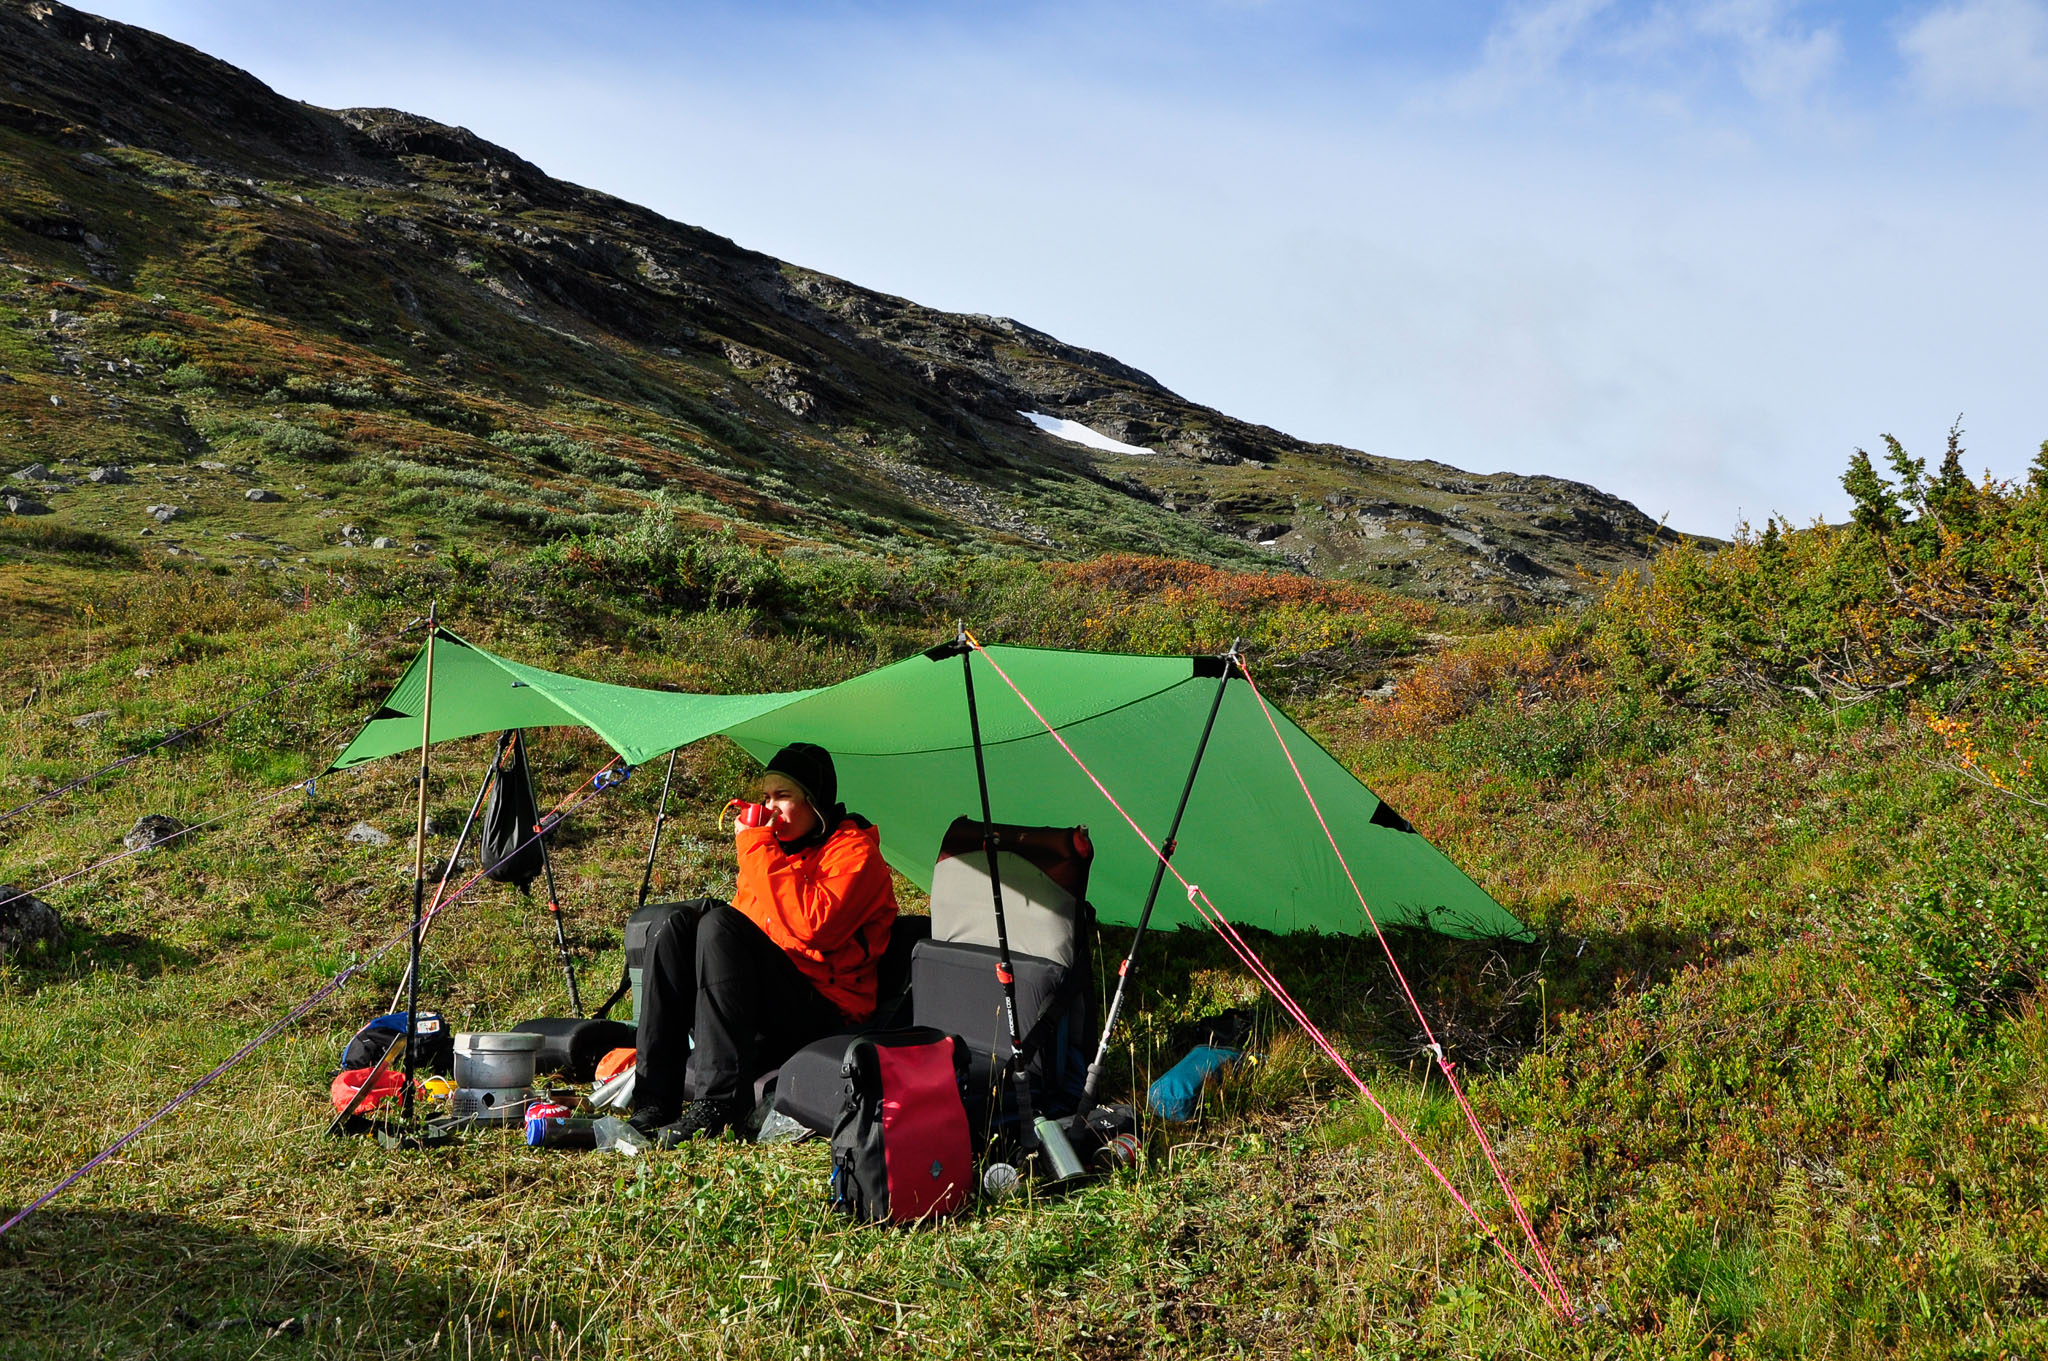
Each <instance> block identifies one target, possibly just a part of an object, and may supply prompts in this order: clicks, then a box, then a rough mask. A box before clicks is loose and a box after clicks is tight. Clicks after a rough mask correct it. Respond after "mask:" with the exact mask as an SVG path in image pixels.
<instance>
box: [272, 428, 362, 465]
mask: <svg viewBox="0 0 2048 1361" xmlns="http://www.w3.org/2000/svg"><path fill="white" fill-rule="evenodd" d="M249 433H251V434H253V435H254V436H255V437H256V443H257V446H258V447H259V448H261V449H262V450H263V452H264V453H266V454H282V455H283V456H285V457H286V458H296V459H299V460H302V461H303V462H306V463H333V462H337V461H339V460H341V459H344V458H347V457H348V456H349V452H350V451H349V447H348V446H347V445H346V444H343V443H342V442H341V441H340V440H338V439H336V438H334V436H332V435H330V434H328V433H327V432H326V431H324V430H315V429H313V428H311V427H310V426H304V425H294V424H292V423H291V422H290V421H258V422H256V423H255V424H254V425H252V426H250V427H249Z"/></svg>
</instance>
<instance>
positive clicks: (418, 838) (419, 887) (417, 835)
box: [404, 600, 441, 1129]
mask: <svg viewBox="0 0 2048 1361" xmlns="http://www.w3.org/2000/svg"><path fill="white" fill-rule="evenodd" d="M440 609H441V602H440V601H438V600H435V601H430V602H429V603H428V605H427V676H426V682H425V691H424V694H423V695H422V696H421V699H420V791H419V801H418V809H417V815H416V816H415V818H414V820H413V823H414V825H413V834H412V944H411V949H410V952H409V954H408V956H407V959H406V965H405V975H406V978H405V1114H404V1121H405V1126H406V1128H407V1129H411V1128H412V1126H413V1100H412V1086H413V1073H414V1071H415V1069H416V1067H417V1066H418V1065H417V1058H418V1054H419V1047H420V1043H419V1040H420V1037H419V1017H420V911H421V909H422V908H423V907H424V906H425V905H426V894H427V874H426V867H427V770H428V766H427V752H428V750H429V749H430V748H431V747H432V745H433V732H434V639H435V638H436V637H437V636H439V634H440V632H441V625H440V622H439V619H440Z"/></svg>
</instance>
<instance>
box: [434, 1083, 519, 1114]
mask: <svg viewBox="0 0 2048 1361" xmlns="http://www.w3.org/2000/svg"><path fill="white" fill-rule="evenodd" d="M533 1099H534V1097H533V1093H532V1092H530V1091H528V1090H527V1089H526V1088H524V1087H457V1088H456V1089H455V1090H454V1091H453V1092H451V1093H450V1094H449V1096H448V1113H449V1114H450V1115H452V1116H454V1117H455V1118H456V1119H458V1120H493V1121H497V1120H502V1121H513V1120H523V1119H525V1118H526V1107H527V1106H528V1104H529V1103H531V1102H532V1101H533Z"/></svg>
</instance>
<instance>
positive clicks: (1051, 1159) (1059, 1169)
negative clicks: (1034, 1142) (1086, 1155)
mask: <svg viewBox="0 0 2048 1361" xmlns="http://www.w3.org/2000/svg"><path fill="white" fill-rule="evenodd" d="M1031 1128H1032V1130H1033V1131H1034V1132H1035V1133H1036V1134H1037V1135H1038V1147H1039V1149H1040V1150H1041V1151H1042V1152H1043V1153H1044V1154H1045V1162H1046V1166H1047V1167H1048V1168H1049V1169H1051V1171H1052V1175H1053V1180H1054V1181H1066V1180H1067V1179H1068V1178H1070V1177H1078V1176H1080V1175H1081V1172H1082V1167H1081V1158H1080V1155H1079V1154H1077V1153H1075V1152H1074V1146H1073V1144H1072V1143H1070V1142H1068V1140H1067V1132H1066V1131H1065V1130H1063V1129H1061V1128H1060V1127H1059V1125H1058V1124H1057V1123H1056V1122H1055V1121H1053V1120H1051V1119H1050V1118H1048V1117H1046V1116H1043V1115H1041V1116H1039V1117H1038V1118H1037V1119H1036V1120H1033V1121H1032V1122H1031Z"/></svg>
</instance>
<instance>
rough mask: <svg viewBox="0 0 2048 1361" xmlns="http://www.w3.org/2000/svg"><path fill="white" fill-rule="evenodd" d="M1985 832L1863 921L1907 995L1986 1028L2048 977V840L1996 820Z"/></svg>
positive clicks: (1958, 845)
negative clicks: (1938, 1005) (1930, 1001)
mask: <svg viewBox="0 0 2048 1361" xmlns="http://www.w3.org/2000/svg"><path fill="white" fill-rule="evenodd" d="M1981 831H1982V834H1981V835H1980V836H1979V837H1977V838H1974V839H1958V840H1956V841H1952V842H1948V843H1945V844H1944V845H1943V846H1941V847H1940V849H1939V853H1938V855H1937V856H1936V857H1935V858H1934V859H1933V860H1932V861H1931V863H1926V864H1924V865H1921V866H1917V867H1916V870H1917V872H1916V873H1914V874H1913V875H1911V876H1909V877H1907V878H1904V879H1902V880H1900V881H1899V882H1897V883H1894V884H1892V885H1889V886H1888V887H1887V888H1886V889H1885V891H1884V892H1883V893H1882V894H1881V895H1879V896H1878V897H1876V898H1874V899H1873V900H1871V901H1869V902H1867V903H1864V904H1861V905H1860V907H1859V909H1858V910H1859V913H1860V916H1859V919H1858V922H1857V930H1858V932H1859V933H1860V934H1861V935H1862V936H1863V938H1864V941H1865V944H1866V947H1867V949H1868V951H1869V953H1870V954H1871V956H1872V957H1873V958H1874V959H1875V960H1876V961H1878V962H1879V963H1880V964H1882V965H1885V966H1888V970H1887V971H1888V972H1890V973H1891V974H1893V975H1894V976H1895V977H1897V978H1899V979H1900V980H1901V982H1902V985H1903V986H1904V987H1905V988H1907V989H1908V990H1909V991H1911V992H1912V993H1914V994H1916V995H1918V996H1921V997H1924V998H1928V999H1931V1000H1935V1001H1938V1002H1940V1003H1942V1004H1943V1005H1945V1006H1947V1007H1949V1008H1950V1009H1952V1010H1953V1011H1955V1012H1956V1013H1957V1014H1958V1015H1960V1016H1961V1017H1963V1018H1964V1019H1965V1020H1967V1021H1970V1022H1971V1023H1973V1024H1976V1025H1986V1024H1989V1023H1991V1022H1993V1021H1995V1020H1996V1019H1997V1018H1998V1017H1999V1016H2001V1015H2003V1014H2004V1012H2005V1011H2006V1010H2007V1009H2008V1008H2009V1007H2011V1006H2012V1005H2013V1004H2014V1003H2015V1002H2017V1001H2018V1000H2019V999H2020V998H2022V997H2024V996H2025V995H2027V994H2028V993H2031V992H2033V991H2034V990H2035V989H2037V988H2039V987H2040V986H2041V983H2042V981H2043V980H2044V979H2048V840H2044V838H2043V837H2042V836H2041V835H2040V834H2038V833H2035V834H2033V835H2028V834H2026V833H2025V832H2023V831H2021V830H2020V829H2018V828H2017V827H2015V826H2013V825H2011V824H2005V825H2003V826H2001V825H2000V824H1999V823H1998V822H1996V821H1990V822H1987V823H1986V824H1984V826H1983V827H1982V829H1981Z"/></svg>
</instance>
